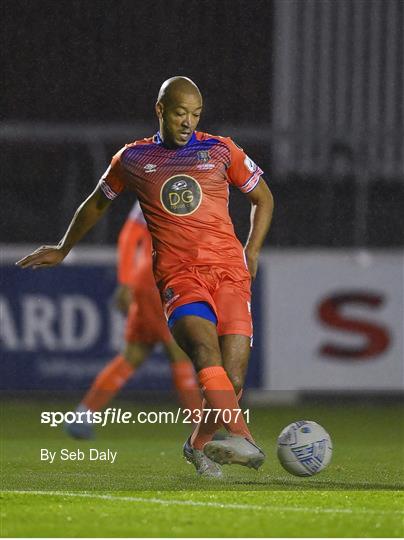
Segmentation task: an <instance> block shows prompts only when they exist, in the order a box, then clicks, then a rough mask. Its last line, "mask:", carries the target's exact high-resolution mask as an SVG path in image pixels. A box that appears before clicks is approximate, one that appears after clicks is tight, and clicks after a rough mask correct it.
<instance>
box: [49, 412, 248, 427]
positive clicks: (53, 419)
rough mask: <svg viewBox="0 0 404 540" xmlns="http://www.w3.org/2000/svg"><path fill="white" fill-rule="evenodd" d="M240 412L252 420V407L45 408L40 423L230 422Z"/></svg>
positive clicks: (54, 425) (246, 419) (103, 425)
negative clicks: (159, 408) (64, 409)
mask: <svg viewBox="0 0 404 540" xmlns="http://www.w3.org/2000/svg"><path fill="white" fill-rule="evenodd" d="M240 415H242V416H244V418H245V421H246V422H247V423H249V422H250V410H249V409H245V410H244V411H243V410H241V409H181V408H178V409H176V410H175V411H136V412H132V411H125V410H123V409H121V408H115V407H108V408H107V409H105V411H95V412H92V411H90V410H87V411H66V412H62V411H42V412H41V424H47V425H49V426H50V427H52V428H54V427H58V426H60V425H71V424H76V425H83V424H94V425H98V426H99V427H105V426H106V425H108V424H192V423H195V422H198V423H199V422H202V423H207V422H209V421H210V420H211V419H213V420H214V422H222V423H225V424H228V423H230V422H237V420H238V419H239V417H240Z"/></svg>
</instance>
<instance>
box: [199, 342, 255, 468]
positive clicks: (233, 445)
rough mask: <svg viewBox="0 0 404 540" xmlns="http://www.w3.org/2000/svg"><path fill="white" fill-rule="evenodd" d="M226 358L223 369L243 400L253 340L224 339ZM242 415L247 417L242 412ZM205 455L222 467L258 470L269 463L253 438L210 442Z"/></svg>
mask: <svg viewBox="0 0 404 540" xmlns="http://www.w3.org/2000/svg"><path fill="white" fill-rule="evenodd" d="M220 345H221V350H222V355H223V365H224V366H225V367H226V372H227V373H228V376H229V379H230V380H231V381H232V384H233V386H234V388H235V390H236V391H237V397H238V399H240V398H241V394H242V391H243V385H244V379H245V375H246V371H247V365H248V359H249V356H250V338H249V337H248V336H242V335H237V334H228V335H224V336H222V337H221V339H220ZM238 413H239V415H240V417H243V415H242V412H241V409H240V408H239V410H238ZM204 453H205V454H206V455H207V456H208V457H209V458H210V459H211V460H213V461H216V462H217V463H220V464H225V463H229V464H231V463H236V464H239V465H245V466H247V467H253V468H254V469H258V468H259V467H260V466H261V465H262V463H263V462H264V459H265V454H264V453H263V452H262V450H261V449H260V448H259V447H258V446H256V444H255V442H254V441H253V439H252V437H244V438H240V437H238V438H232V439H226V440H222V441H220V440H219V441H214V440H212V441H211V442H207V443H206V444H205V446H204Z"/></svg>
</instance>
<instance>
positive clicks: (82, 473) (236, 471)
mask: <svg viewBox="0 0 404 540" xmlns="http://www.w3.org/2000/svg"><path fill="white" fill-rule="evenodd" d="M114 405H115V406H122V407H123V408H125V409H127V410H135V409H136V407H134V406H133V404H129V403H124V404H123V403H120V404H119V405H117V404H114ZM71 408H72V404H66V403H63V404H61V403H35V402H31V403H28V402H18V401H9V402H4V403H3V405H2V419H1V420H2V431H3V433H2V448H1V469H2V489H3V492H2V495H1V534H2V536H16V537H21V536H26V537H34V536H56V537H58V536H68V537H74V536H90V537H91V536H94V537H96V536H128V537H130V536H135V537H136V536H143V537H144V536H146V537H164V536H165V537H181V536H186V537H189V536H191V537H198V536H199V537H200V536H210V537H212V536H213V537H215V536H216V537H229V536H230V537H243V536H256V537H260V536H261V537H262V536H264V537H265V536H267V537H268V536H269V537H271V536H292V537H294V536H303V537H309V536H342V537H349V536H353V537H357V536H367V537H380V536H391V537H400V536H403V535H404V510H403V509H404V495H403V492H402V491H401V490H402V489H403V487H404V463H403V460H404V441H403V433H404V427H403V426H404V421H403V420H404V414H403V410H402V409H401V408H400V407H398V406H377V407H376V406H370V405H369V406H366V407H365V406H358V405H357V406H349V407H348V406H347V407H337V406H325V405H322V406H319V407H315V406H311V407H308V406H304V407H303V406H300V407H295V408H294V407H290V408H279V407H277V408H267V409H254V410H252V412H251V427H252V431H253V433H254V436H255V437H256V439H257V441H258V442H259V443H260V444H262V446H263V447H264V449H265V450H266V452H267V456H268V457H267V461H266V463H265V464H264V466H263V467H262V468H261V469H260V471H258V472H256V471H251V470H247V469H244V468H242V467H237V466H233V467H224V472H225V478H224V479H223V480H221V481H209V480H206V479H203V478H199V477H197V476H196V475H195V472H194V469H193V467H192V466H190V465H187V464H186V463H185V461H184V460H183V459H182V458H181V445H182V442H183V441H184V440H185V438H186V436H187V432H188V429H189V428H188V427H187V426H184V425H181V424H176V425H158V426H157V425H151V424H145V425H139V424H136V425H132V424H130V425H126V426H124V425H113V426H111V425H110V426H108V427H105V428H102V429H99V430H98V433H97V435H98V436H97V440H96V441H90V442H88V441H86V442H82V441H80V442H78V441H72V440H70V439H68V438H67V437H66V436H65V435H64V433H63V431H62V429H61V428H60V427H59V428H50V427H49V426H46V425H41V424H40V422H39V417H40V412H41V411H42V410H54V411H56V410H69V409H71ZM159 408H160V409H161V408H167V407H161V406H160V407H159ZM157 409H158V407H153V410H157ZM297 419H311V420H315V421H317V422H319V423H320V424H322V425H323V426H324V427H325V428H326V429H327V430H328V431H329V433H330V434H331V436H332V439H333V443H334V455H333V461H332V463H331V464H330V465H329V467H328V468H327V469H326V470H325V471H323V472H322V473H320V474H319V475H317V476H315V477H312V478H296V477H293V476H291V475H290V474H288V473H287V472H285V471H284V470H283V469H282V468H281V466H280V465H279V463H278V462H277V459H276V438H277V435H278V434H279V432H280V431H281V429H282V428H283V427H284V426H285V425H286V424H288V423H290V422H292V421H293V420H297ZM41 448H49V449H51V450H53V451H59V450H60V449H62V448H67V449H69V450H77V449H79V448H80V449H81V450H83V451H84V452H86V451H88V449H89V448H97V449H99V450H103V449H104V450H106V449H107V448H110V449H112V450H114V451H118V457H117V460H116V462H115V463H114V464H110V463H105V462H90V461H88V460H85V461H79V462H77V461H76V462H73V461H65V462H63V461H60V460H58V461H55V463H53V464H49V463H43V462H41V461H40V449H41Z"/></svg>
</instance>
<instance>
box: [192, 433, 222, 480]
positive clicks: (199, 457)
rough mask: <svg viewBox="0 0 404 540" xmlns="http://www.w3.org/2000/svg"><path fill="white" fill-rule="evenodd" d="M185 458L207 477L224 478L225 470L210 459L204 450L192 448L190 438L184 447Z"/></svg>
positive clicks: (200, 473)
mask: <svg viewBox="0 0 404 540" xmlns="http://www.w3.org/2000/svg"><path fill="white" fill-rule="evenodd" d="M182 451H183V454H184V457H185V459H186V460H187V461H188V463H192V465H194V467H195V469H196V472H197V473H198V474H199V475H201V476H204V477H205V478H222V477H223V472H222V469H221V468H220V467H219V465H218V464H217V463H215V462H214V461H212V460H211V459H209V458H208V457H207V456H206V455H205V454H204V453H203V452H202V450H196V449H195V448H192V446H191V443H190V438H188V439H187V440H186V442H185V444H184V446H183V448H182Z"/></svg>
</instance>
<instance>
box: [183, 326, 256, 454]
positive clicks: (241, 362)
mask: <svg viewBox="0 0 404 540" xmlns="http://www.w3.org/2000/svg"><path fill="white" fill-rule="evenodd" d="M250 341H251V340H250V338H249V337H247V336H240V335H232V334H231V335H224V336H220V337H219V343H220V350H221V354H222V359H223V367H224V369H225V371H226V373H227V375H228V377H229V379H230V381H231V382H232V384H233V388H234V390H235V392H236V395H237V401H240V399H241V395H242V392H243V386H244V379H245V375H246V372H247V366H248V360H249V356H250ZM207 407H208V405H207V403H206V400H204V401H203V403H202V408H203V409H204V408H207ZM240 414H241V413H240ZM221 427H222V424H221V422H219V421H217V420H216V418H215V415H210V416H209V417H208V418H207V420H206V421H203V422H201V423H200V424H198V426H197V428H196V429H195V431H194V433H193V435H192V439H191V440H192V441H193V442H195V441H196V445H197V446H198V447H200V448H203V446H204V445H205V444H206V443H207V442H209V441H211V440H212V438H213V436H214V434H215V433H216V431H217V430H218V429H220V428H221Z"/></svg>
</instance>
